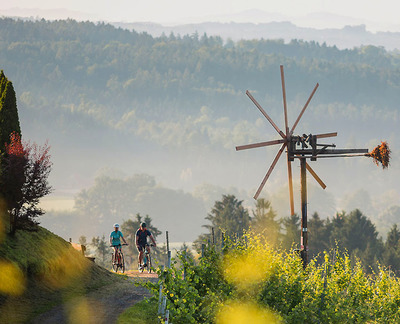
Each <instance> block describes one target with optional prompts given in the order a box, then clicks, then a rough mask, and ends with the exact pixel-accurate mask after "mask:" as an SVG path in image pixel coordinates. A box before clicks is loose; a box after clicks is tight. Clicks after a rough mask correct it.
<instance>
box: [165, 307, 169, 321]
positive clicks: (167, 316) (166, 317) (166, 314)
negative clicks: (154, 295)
mask: <svg viewBox="0 0 400 324" xmlns="http://www.w3.org/2000/svg"><path fill="white" fill-rule="evenodd" d="M164 323H165V324H168V323H169V310H168V309H167V311H166V313H165V321H164Z"/></svg>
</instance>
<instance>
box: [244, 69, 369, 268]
mask: <svg viewBox="0 0 400 324" xmlns="http://www.w3.org/2000/svg"><path fill="white" fill-rule="evenodd" d="M280 70H281V80H282V96H283V112H284V118H285V132H283V131H281V130H280V129H279V128H278V126H277V125H276V124H275V123H274V121H273V120H272V119H271V117H269V116H268V114H267V113H266V112H265V110H264V109H263V108H262V107H261V105H260V104H259V103H258V102H257V101H256V99H254V97H253V96H252V95H251V94H250V92H249V91H246V94H247V96H248V97H249V98H250V99H251V101H253V103H254V104H255V105H256V107H257V108H258V109H259V110H260V112H261V113H262V114H263V115H264V117H265V118H266V119H267V120H268V121H269V122H270V124H271V125H272V127H274V129H275V130H276V131H277V133H278V134H279V135H280V137H281V138H279V139H277V140H273V141H267V142H260V143H254V144H247V145H241V146H237V147H236V150H237V151H241V150H246V149H251V148H257V147H265V146H271V145H278V144H281V147H280V149H279V151H278V153H277V154H276V156H275V159H274V160H273V162H272V164H271V166H270V167H269V169H268V171H267V173H266V175H265V177H264V179H263V180H262V182H261V184H260V186H259V187H258V189H257V192H256V193H255V195H254V199H257V198H258V196H259V195H260V193H261V190H262V189H263V188H264V185H265V183H266V182H267V180H268V178H269V176H270V175H271V173H272V171H273V169H274V167H275V165H276V164H277V162H278V160H279V158H280V157H281V155H282V153H283V151H284V150H285V149H286V153H287V154H286V157H287V171H288V181H289V199H290V212H291V215H294V201H293V180H292V161H294V159H299V160H300V175H301V176H300V178H301V239H300V246H301V250H300V252H301V256H302V259H303V265H304V266H306V264H307V259H308V255H307V254H308V253H307V252H308V235H307V234H308V233H307V182H306V178H307V177H306V176H307V170H308V172H310V174H311V175H312V176H313V177H314V179H315V180H316V181H317V182H318V183H319V184H320V185H321V187H322V188H323V189H325V188H326V185H325V184H324V182H323V181H322V180H321V179H320V178H319V177H318V175H317V174H316V173H315V172H314V170H313V169H312V168H311V167H310V166H309V164H308V163H307V159H310V160H311V161H316V160H317V159H319V158H328V157H353V156H370V154H369V153H368V149H336V148H335V147H336V146H335V145H334V144H320V143H318V140H319V139H322V138H327V137H334V136H337V133H336V132H335V133H326V134H317V135H312V134H309V135H306V134H304V135H293V133H294V131H295V129H296V126H297V124H298V123H299V121H300V119H301V117H302V116H303V114H304V112H305V110H306V109H307V107H308V105H309V103H310V101H311V99H312V97H313V96H314V94H315V92H316V91H317V88H318V86H319V85H318V83H317V84H316V85H315V87H314V89H313V91H312V92H311V95H310V97H309V98H308V100H307V102H306V103H305V105H304V107H303V108H302V110H301V111H300V114H299V116H298V117H297V119H296V121H295V122H294V124H293V126H292V127H291V128H289V125H288V117H287V106H286V89H285V76H284V72H283V66H282V65H281V66H280Z"/></svg>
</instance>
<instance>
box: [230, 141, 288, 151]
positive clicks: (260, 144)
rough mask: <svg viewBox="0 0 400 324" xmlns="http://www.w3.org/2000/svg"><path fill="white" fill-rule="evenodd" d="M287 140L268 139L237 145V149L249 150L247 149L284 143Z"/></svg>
mask: <svg viewBox="0 0 400 324" xmlns="http://www.w3.org/2000/svg"><path fill="white" fill-rule="evenodd" d="M285 142H286V140H283V139H281V140H274V141H268V142H260V143H254V144H246V145H240V146H236V151H241V150H247V149H251V148H256V147H264V146H270V145H276V144H282V143H285Z"/></svg>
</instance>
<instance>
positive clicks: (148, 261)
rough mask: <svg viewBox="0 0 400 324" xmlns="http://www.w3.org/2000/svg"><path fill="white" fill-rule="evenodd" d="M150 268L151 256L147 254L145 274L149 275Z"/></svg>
mask: <svg viewBox="0 0 400 324" xmlns="http://www.w3.org/2000/svg"><path fill="white" fill-rule="evenodd" d="M152 266H153V265H152V264H151V255H150V254H149V255H148V257H147V272H148V273H151V267H152Z"/></svg>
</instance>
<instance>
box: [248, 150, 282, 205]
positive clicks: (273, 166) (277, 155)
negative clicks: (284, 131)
mask: <svg viewBox="0 0 400 324" xmlns="http://www.w3.org/2000/svg"><path fill="white" fill-rule="evenodd" d="M285 147H286V143H284V144H283V145H282V147H281V148H280V149H279V151H278V153H277V154H276V156H275V159H274V161H273V162H272V164H271V166H270V167H269V169H268V172H267V174H266V175H265V177H264V179H263V181H262V182H261V184H260V186H259V187H258V189H257V192H256V194H255V195H254V199H256V200H257V198H258V196H259V195H260V193H261V190H262V189H263V188H264V186H265V183H266V182H267V180H268V178H269V176H270V175H271V173H272V170H273V169H274V168H275V165H276V163H277V162H278V160H279V158H280V157H281V155H282V152H283V150H284V149H285Z"/></svg>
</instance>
